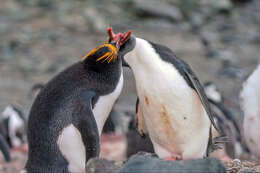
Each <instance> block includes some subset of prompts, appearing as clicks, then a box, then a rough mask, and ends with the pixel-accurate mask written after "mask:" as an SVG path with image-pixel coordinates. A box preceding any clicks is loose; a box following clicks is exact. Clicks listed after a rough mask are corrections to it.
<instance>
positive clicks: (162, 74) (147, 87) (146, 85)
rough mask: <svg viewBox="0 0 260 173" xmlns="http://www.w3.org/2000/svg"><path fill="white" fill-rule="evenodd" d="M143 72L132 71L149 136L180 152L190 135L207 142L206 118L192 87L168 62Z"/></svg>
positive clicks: (204, 142) (207, 126) (169, 148)
mask: <svg viewBox="0 0 260 173" xmlns="http://www.w3.org/2000/svg"><path fill="white" fill-rule="evenodd" d="M159 66H160V68H158V69H157V70H155V71H153V72H150V73H147V72H145V71H142V69H137V70H140V71H141V72H140V71H137V72H135V73H136V75H135V77H136V86H137V92H138V96H139V99H140V103H141V106H142V111H143V116H144V121H145V125H146V126H147V129H148V131H149V134H150V136H151V139H152V141H153V142H156V143H158V144H160V145H162V146H164V147H165V148H168V150H172V151H173V150H174V151H175V152H181V151H183V150H184V148H185V147H187V145H188V144H190V143H191V142H192V141H193V139H194V137H198V139H200V138H201V137H199V136H203V139H202V140H203V150H204V149H205V147H206V145H207V139H208V138H207V136H208V133H209V127H210V121H209V118H208V116H207V114H206V112H205V109H204V107H203V105H202V104H201V101H200V98H199V96H198V95H197V93H196V91H195V90H193V89H192V88H190V87H189V86H188V84H187V83H186V81H185V80H184V78H183V77H182V76H181V75H180V74H179V72H178V71H177V69H175V68H173V66H172V65H171V64H168V63H165V62H162V63H161V64H160V65H159Z"/></svg>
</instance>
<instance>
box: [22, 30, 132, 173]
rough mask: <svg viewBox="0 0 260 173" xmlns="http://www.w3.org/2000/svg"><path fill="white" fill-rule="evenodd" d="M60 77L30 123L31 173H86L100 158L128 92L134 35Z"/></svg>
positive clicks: (118, 38)
mask: <svg viewBox="0 0 260 173" xmlns="http://www.w3.org/2000/svg"><path fill="white" fill-rule="evenodd" d="M108 33H109V36H110V38H109V40H108V42H106V43H105V44H103V45H101V46H99V47H98V48H96V49H94V50H92V51H90V52H89V53H88V54H87V55H86V56H84V57H83V59H82V61H80V62H77V63H75V64H73V65H72V66H70V67H68V68H67V69H65V70H64V71H63V72H61V73H59V74H58V75H57V76H56V77H54V78H53V79H52V80H50V81H49V82H48V83H47V84H46V85H45V86H44V88H43V89H42V90H41V91H40V93H39V94H38V95H37V97H36V99H35V101H34V103H33V105H32V108H31V111H30V115H29V120H28V147H29V153H28V161H27V163H26V166H25V169H26V171H27V172H28V173H35V172H37V173H53V172H62V173H67V172H73V173H74V172H77V173H81V172H85V164H86V162H87V161H88V160H89V159H90V158H92V157H97V156H99V147H100V146H99V135H100V134H101V131H102V128H103V125H104V122H105V120H106V119H107V116H108V114H109V113H110V111H111V108H112V106H113V104H114V102H115V100H116V99H117V98H118V96H119V94H120V92H121V89H122V86H123V73H122V57H123V56H124V54H125V53H126V52H128V51H130V50H131V49H132V48H133V46H134V45H132V44H129V43H128V39H129V36H130V34H131V32H127V33H124V34H122V33H119V34H114V33H113V31H112V29H111V28H109V29H108Z"/></svg>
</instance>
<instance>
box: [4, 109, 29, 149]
mask: <svg viewBox="0 0 260 173" xmlns="http://www.w3.org/2000/svg"><path fill="white" fill-rule="evenodd" d="M1 122H2V123H3V125H4V128H5V131H6V135H5V138H6V140H7V142H8V144H9V146H10V148H15V147H19V146H21V145H22V144H24V143H25V142H26V134H25V128H26V120H25V116H24V114H23V113H22V111H21V110H20V109H19V108H17V107H16V106H14V105H8V106H7V107H6V108H5V110H4V111H3V112H2V117H1Z"/></svg>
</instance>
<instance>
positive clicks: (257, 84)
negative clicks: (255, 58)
mask: <svg viewBox="0 0 260 173" xmlns="http://www.w3.org/2000/svg"><path fill="white" fill-rule="evenodd" d="M240 104H241V108H242V110H243V112H244V122H243V129H244V137H245V141H246V144H247V146H248V149H249V150H250V153H251V154H252V155H254V156H255V157H257V158H258V159H259V160H260V147H259V144H260V65H258V66H257V68H256V69H255V71H254V72H253V73H252V74H251V75H250V76H249V77H248V79H247V80H246V82H245V83H244V84H243V89H242V91H241V93H240Z"/></svg>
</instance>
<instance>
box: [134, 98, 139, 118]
mask: <svg viewBox="0 0 260 173" xmlns="http://www.w3.org/2000/svg"><path fill="white" fill-rule="evenodd" d="M138 105H139V98H138V97H137V99H136V104H135V113H136V114H137V112H138Z"/></svg>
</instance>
